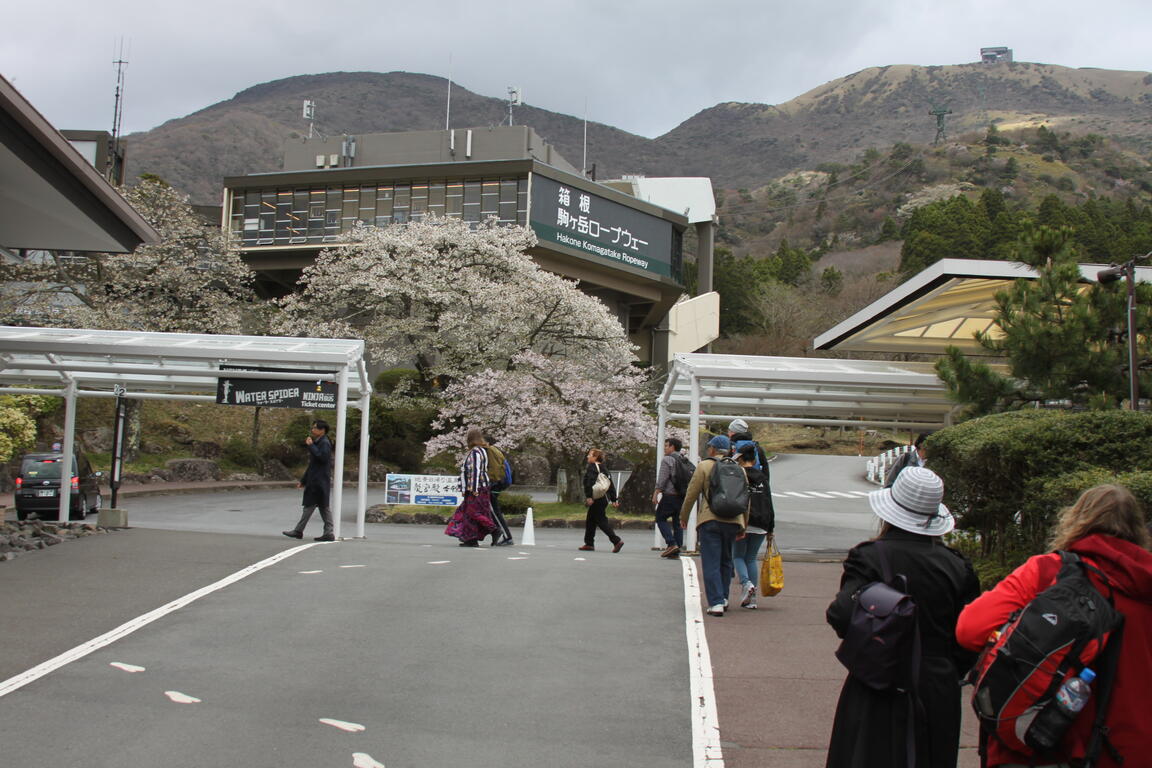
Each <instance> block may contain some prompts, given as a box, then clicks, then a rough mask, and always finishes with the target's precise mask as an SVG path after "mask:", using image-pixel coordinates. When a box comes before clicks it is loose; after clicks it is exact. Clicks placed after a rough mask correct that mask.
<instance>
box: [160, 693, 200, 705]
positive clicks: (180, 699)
mask: <svg viewBox="0 0 1152 768" xmlns="http://www.w3.org/2000/svg"><path fill="white" fill-rule="evenodd" d="M164 695H165V696H167V697H168V698H170V699H171V700H172V701H174V702H176V703H177V704H199V703H200V699H198V698H196V697H195V696H189V695H188V694H186V693H180V691H164Z"/></svg>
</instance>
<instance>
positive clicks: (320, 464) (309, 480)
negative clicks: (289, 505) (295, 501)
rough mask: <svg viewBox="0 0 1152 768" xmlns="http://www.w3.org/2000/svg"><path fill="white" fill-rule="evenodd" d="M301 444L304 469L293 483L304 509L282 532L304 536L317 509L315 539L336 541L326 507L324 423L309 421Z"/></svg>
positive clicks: (328, 452) (328, 482) (328, 469)
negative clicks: (318, 525) (305, 451)
mask: <svg viewBox="0 0 1152 768" xmlns="http://www.w3.org/2000/svg"><path fill="white" fill-rule="evenodd" d="M304 445H306V446H307V447H308V468H307V469H306V470H304V476H303V477H301V478H300V481H299V482H298V483H296V487H297V488H303V489H304V498H303V501H302V503H303V507H304V509H303V513H302V514H301V515H300V521H299V522H297V523H296V527H295V528H292V529H291V530H288V531H283V533H284V535H285V536H288V537H289V538H293V539H302V538H304V528H305V526H307V525H308V520H309V518H311V517H312V512H313V511H315V510H316V509H319V510H320V519H321V520H322V521H323V522H324V532H323V533H322V534H321V535H319V536H317V537H316V538H315V541H336V536H335V534H334V533H333V528H332V510H331V509H330V508H329V506H328V504H329V502H328V499H329V498H330V497H331V496H332V441H331V440H329V439H328V422H326V421H320V420H317V421H314V422H312V427H311V429H310V430H309V435H308V437H306V438H304Z"/></svg>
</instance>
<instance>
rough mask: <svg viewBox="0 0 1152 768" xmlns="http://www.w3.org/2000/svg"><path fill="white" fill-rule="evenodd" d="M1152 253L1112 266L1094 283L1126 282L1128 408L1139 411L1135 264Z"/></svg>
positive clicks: (1101, 272) (1102, 271)
mask: <svg viewBox="0 0 1152 768" xmlns="http://www.w3.org/2000/svg"><path fill="white" fill-rule="evenodd" d="M1149 256H1152V252H1149V253H1146V254H1144V255H1143V256H1133V257H1132V258H1131V259H1128V261H1126V262H1124V263H1123V264H1113V265H1112V266H1110V267H1108V268H1107V269H1102V270H1100V271H1099V272H1097V273H1096V281H1097V282H1099V283H1100V284H1101V285H1107V284H1108V283H1114V282H1116V281H1117V280H1119V279H1120V278H1121V277H1123V278H1125V279H1126V280H1127V282H1128V403H1129V405H1128V407H1129V408H1130V409H1131V410H1133V411H1138V410H1140V400H1139V398H1140V384H1139V377H1138V375H1137V373H1138V372H1137V369H1136V262H1138V261H1143V260H1144V259H1147V258H1148V257H1149Z"/></svg>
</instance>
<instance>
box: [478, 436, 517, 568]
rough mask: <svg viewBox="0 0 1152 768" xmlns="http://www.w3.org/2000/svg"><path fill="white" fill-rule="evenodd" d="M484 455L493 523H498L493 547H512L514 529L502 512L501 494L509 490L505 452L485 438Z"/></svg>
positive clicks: (493, 537) (493, 532) (493, 533)
mask: <svg viewBox="0 0 1152 768" xmlns="http://www.w3.org/2000/svg"><path fill="white" fill-rule="evenodd" d="M484 453H485V457H486V458H487V460H488V496H489V498H490V499H491V500H492V521H493V522H494V523H496V530H494V531H492V546H494V547H507V546H511V545H512V529H511V528H509V527H508V523H507V521H506V520H505V519H504V513H503V512H501V511H500V494H501V493H502V492H504V491H505V490H507V489H508V483H507V481H506V479H505V475H504V463H505V459H506V457H505V456H504V452H503V451H501V450H500V449H499V448H497V447H496V446H495V445H493V444H492V440H491V439H490V438H489V437H487V436H485V437H484Z"/></svg>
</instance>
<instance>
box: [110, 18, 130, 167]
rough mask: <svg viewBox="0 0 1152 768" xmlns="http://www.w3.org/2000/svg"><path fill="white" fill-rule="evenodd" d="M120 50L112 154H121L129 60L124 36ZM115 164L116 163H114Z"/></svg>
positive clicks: (117, 58)
mask: <svg viewBox="0 0 1152 768" xmlns="http://www.w3.org/2000/svg"><path fill="white" fill-rule="evenodd" d="M119 46H120V51H119V53H118V54H117V55H116V60H115V61H113V62H112V63H113V64H114V65H116V99H115V104H114V106H113V108H112V156H113V157H119V156H120V122H121V120H123V118H124V67H125V66H126V65H127V64H128V60H127V59H125V58H124V38H123V37H121V38H120V41H119ZM113 165H115V164H113Z"/></svg>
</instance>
